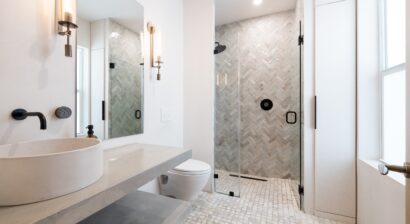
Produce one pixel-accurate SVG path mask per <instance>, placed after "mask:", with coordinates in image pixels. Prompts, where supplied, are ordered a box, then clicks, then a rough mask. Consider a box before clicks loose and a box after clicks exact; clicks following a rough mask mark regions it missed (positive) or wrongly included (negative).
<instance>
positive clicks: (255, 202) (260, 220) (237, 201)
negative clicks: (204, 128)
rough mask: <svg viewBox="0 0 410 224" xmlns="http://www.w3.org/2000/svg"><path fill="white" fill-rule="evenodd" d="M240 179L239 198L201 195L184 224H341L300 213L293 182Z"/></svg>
mask: <svg viewBox="0 0 410 224" xmlns="http://www.w3.org/2000/svg"><path fill="white" fill-rule="evenodd" d="M267 180H268V181H266V182H263V181H256V180H249V179H241V196H240V197H239V198H238V197H229V196H226V195H223V194H218V193H213V194H211V193H205V192H203V193H201V194H200V196H199V197H198V198H197V199H196V200H195V201H194V202H193V208H192V212H191V214H190V215H189V216H188V217H187V218H186V219H185V222H184V224H342V223H341V222H336V221H332V220H327V219H323V218H319V217H315V216H312V215H308V214H305V213H304V212H302V211H300V209H299V206H298V202H297V196H296V195H295V193H294V190H293V189H292V188H293V186H295V181H292V180H286V179H278V178H268V179H267Z"/></svg>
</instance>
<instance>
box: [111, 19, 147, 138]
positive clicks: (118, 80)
mask: <svg viewBox="0 0 410 224" xmlns="http://www.w3.org/2000/svg"><path fill="white" fill-rule="evenodd" d="M109 33H110V37H109V39H108V40H109V41H108V42H109V51H108V52H109V60H110V63H114V64H115V67H114V68H110V70H109V71H110V72H109V74H110V75H109V105H108V106H109V110H108V111H109V114H108V116H109V120H108V121H109V126H108V130H109V137H110V138H116V137H122V136H129V135H135V134H140V133H142V132H143V118H142V117H141V119H137V118H136V116H135V113H136V111H137V110H139V111H141V115H143V105H142V103H143V102H142V101H143V96H142V92H143V91H142V89H143V67H142V66H141V65H140V62H141V61H142V59H141V46H140V36H139V34H137V33H135V32H134V31H132V30H130V29H128V28H127V27H125V26H123V25H121V24H119V23H117V22H115V21H113V20H111V19H110V20H109Z"/></svg>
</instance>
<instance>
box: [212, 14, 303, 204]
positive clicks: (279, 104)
mask: <svg viewBox="0 0 410 224" xmlns="http://www.w3.org/2000/svg"><path fill="white" fill-rule="evenodd" d="M299 28H300V22H299V21H298V20H296V19H295V15H294V12H292V11H289V12H284V13H280V14H273V15H269V16H265V17H261V18H256V19H250V20H245V21H240V22H235V23H230V24H226V25H221V26H218V27H216V41H218V43H217V44H216V48H217V47H219V46H221V45H222V46H226V48H225V49H224V50H222V51H221V48H220V49H219V50H218V51H217V50H216V49H215V52H214V53H215V76H216V77H215V80H216V83H215V91H216V93H215V173H214V183H215V191H216V192H219V193H222V194H226V195H229V196H235V197H240V196H241V186H242V182H243V181H244V180H247V181H248V180H249V181H270V180H274V179H283V180H286V181H288V183H289V185H290V186H291V190H292V192H293V193H294V196H295V199H296V200H297V201H298V203H300V196H299V193H301V191H302V190H303V188H302V187H301V181H300V180H301V152H302V149H301V141H302V138H301V130H302V122H301V119H300V118H301V117H302V116H301V114H302V111H301V104H302V98H301V86H302V74H301V69H300V68H301V55H302V54H301V53H302V51H301V45H298V42H299V36H300V29H299Z"/></svg>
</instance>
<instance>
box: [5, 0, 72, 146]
mask: <svg viewBox="0 0 410 224" xmlns="http://www.w3.org/2000/svg"><path fill="white" fill-rule="evenodd" d="M54 2H55V1H53V0H37V1H25V0H14V1H7V2H3V4H2V7H1V8H0V14H1V20H0V29H1V33H2V34H3V35H0V49H1V51H0V63H1V66H0V102H1V106H0V144H4V143H13V142H18V141H23V140H31V139H45V138H57V137H73V136H74V132H75V130H74V125H75V120H74V119H75V118H74V116H72V117H71V118H69V119H67V120H58V119H57V118H55V116H54V110H55V109H56V108H57V107H59V106H68V107H70V108H72V109H73V110H74V104H75V98H74V97H75V60H74V58H67V57H65V56H64V44H65V38H64V37H62V36H57V35H56V32H55V21H54V15H55V5H54ZM74 39H75V38H73V40H72V43H73V44H74V46H75V41H74ZM17 108H24V109H27V110H29V111H38V112H42V113H44V114H45V116H46V118H47V121H48V124H47V125H48V128H47V130H40V123H39V120H38V118H27V120H24V121H14V120H13V119H12V118H11V117H10V114H11V112H12V111H13V110H14V109H17Z"/></svg>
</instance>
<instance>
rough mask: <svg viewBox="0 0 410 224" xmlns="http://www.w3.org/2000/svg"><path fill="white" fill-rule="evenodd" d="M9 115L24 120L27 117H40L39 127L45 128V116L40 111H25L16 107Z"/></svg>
mask: <svg viewBox="0 0 410 224" xmlns="http://www.w3.org/2000/svg"><path fill="white" fill-rule="evenodd" d="M11 117H13V118H14V119H15V120H18V121H21V120H25V119H26V118H27V117H38V119H40V129H41V130H46V129H47V120H46V117H45V116H44V115H43V114H42V113H40V112H27V111H26V110H24V109H16V110H13V112H12V113H11Z"/></svg>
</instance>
